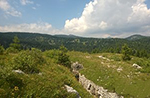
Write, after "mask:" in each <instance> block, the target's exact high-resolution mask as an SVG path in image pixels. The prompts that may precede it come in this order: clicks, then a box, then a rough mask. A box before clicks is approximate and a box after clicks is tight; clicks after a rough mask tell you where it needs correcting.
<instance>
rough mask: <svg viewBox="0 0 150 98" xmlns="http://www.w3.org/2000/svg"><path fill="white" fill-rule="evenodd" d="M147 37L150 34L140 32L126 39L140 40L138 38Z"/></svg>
mask: <svg viewBox="0 0 150 98" xmlns="http://www.w3.org/2000/svg"><path fill="white" fill-rule="evenodd" d="M146 37H148V36H142V35H139V34H135V35H132V36H129V37H127V38H126V39H127V40H138V39H142V38H146Z"/></svg>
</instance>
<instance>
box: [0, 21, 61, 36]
mask: <svg viewBox="0 0 150 98" xmlns="http://www.w3.org/2000/svg"><path fill="white" fill-rule="evenodd" d="M0 32H30V33H43V34H56V33H61V32H60V31H59V30H57V29H54V28H52V25H51V24H49V23H44V22H38V23H30V24H18V25H9V26H0Z"/></svg>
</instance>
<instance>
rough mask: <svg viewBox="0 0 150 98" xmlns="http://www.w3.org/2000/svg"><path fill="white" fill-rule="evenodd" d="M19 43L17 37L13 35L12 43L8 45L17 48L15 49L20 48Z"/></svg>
mask: <svg viewBox="0 0 150 98" xmlns="http://www.w3.org/2000/svg"><path fill="white" fill-rule="evenodd" d="M19 43H20V41H19V39H18V37H17V36H15V37H14V39H13V43H11V44H10V47H12V48H14V49H17V50H20V48H21V46H20V44H19Z"/></svg>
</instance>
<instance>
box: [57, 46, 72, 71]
mask: <svg viewBox="0 0 150 98" xmlns="http://www.w3.org/2000/svg"><path fill="white" fill-rule="evenodd" d="M66 53H67V49H66V48H65V47H64V46H61V47H60V52H59V54H58V61H57V63H58V64H61V65H64V66H66V67H68V68H71V61H70V59H69V56H68V55H67V54H66Z"/></svg>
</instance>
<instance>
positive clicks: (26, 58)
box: [13, 49, 45, 73]
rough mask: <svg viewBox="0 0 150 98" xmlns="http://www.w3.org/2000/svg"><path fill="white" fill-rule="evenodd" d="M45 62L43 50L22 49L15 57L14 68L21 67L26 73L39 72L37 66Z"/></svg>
mask: <svg viewBox="0 0 150 98" xmlns="http://www.w3.org/2000/svg"><path fill="white" fill-rule="evenodd" d="M44 62H45V60H44V58H43V56H42V52H41V51H40V50H38V49H32V50H26V51H22V52H20V53H19V54H18V55H17V56H16V57H15V58H14V59H13V65H14V69H20V70H22V71H24V72H25V73H38V72H39V69H38V67H37V66H38V65H42V64H43V63H44Z"/></svg>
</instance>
